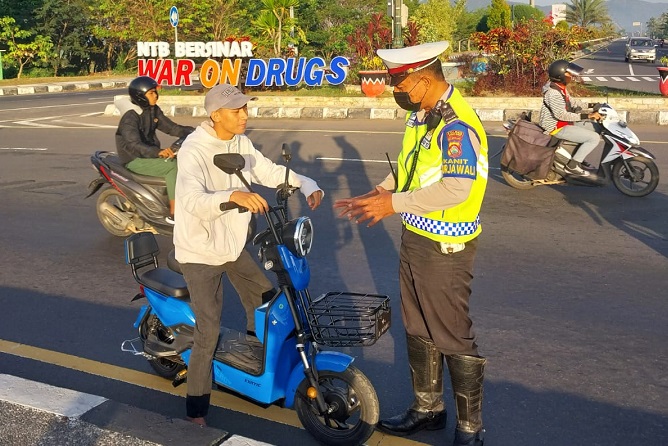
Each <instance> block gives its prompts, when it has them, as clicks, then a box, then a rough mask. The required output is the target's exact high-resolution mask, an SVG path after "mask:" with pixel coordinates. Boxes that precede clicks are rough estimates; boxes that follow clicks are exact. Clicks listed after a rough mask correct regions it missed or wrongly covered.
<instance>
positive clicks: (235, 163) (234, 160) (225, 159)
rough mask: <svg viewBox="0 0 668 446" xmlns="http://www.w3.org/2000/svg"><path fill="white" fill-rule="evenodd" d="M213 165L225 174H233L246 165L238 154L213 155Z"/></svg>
mask: <svg viewBox="0 0 668 446" xmlns="http://www.w3.org/2000/svg"><path fill="white" fill-rule="evenodd" d="M213 164H215V165H216V167H217V168H219V169H220V170H222V171H223V172H225V173H227V174H230V175H232V174H234V173H235V172H238V171H240V170H241V169H243V168H244V166H245V165H246V160H245V159H244V157H243V156H241V155H240V154H238V153H219V154H218V155H214V157H213Z"/></svg>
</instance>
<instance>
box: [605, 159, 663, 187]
mask: <svg viewBox="0 0 668 446" xmlns="http://www.w3.org/2000/svg"><path fill="white" fill-rule="evenodd" d="M626 162H627V163H628V165H629V166H630V167H631V169H630V171H629V169H627V167H626V165H624V162H623V161H622V159H621V158H620V159H619V160H618V161H617V162H616V163H615V164H614V166H612V182H613V184H614V185H615V187H616V188H617V189H618V190H619V191H620V192H621V193H623V194H624V195H628V196H629V197H644V196H645V195H649V194H650V193H652V192H653V191H654V189H656V186H658V184H659V168H658V167H656V164H655V163H654V161H652V160H651V159H649V158H646V157H644V156H636V157H634V158H630V159H628V160H626Z"/></svg>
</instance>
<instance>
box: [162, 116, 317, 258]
mask: <svg viewBox="0 0 668 446" xmlns="http://www.w3.org/2000/svg"><path fill="white" fill-rule="evenodd" d="M219 153H240V154H242V155H243V156H244V158H245V160H246V166H245V167H244V169H243V175H244V177H245V178H246V180H247V181H248V182H249V183H251V184H253V183H257V184H260V185H263V186H267V187H272V188H273V187H276V186H278V185H279V184H281V183H282V182H283V181H284V180H285V169H286V168H285V167H284V166H279V165H277V164H274V163H273V162H272V161H270V160H268V159H267V158H265V157H264V156H263V155H262V153H260V152H259V151H258V150H256V149H255V147H253V143H252V142H251V140H250V139H248V137H247V136H246V135H235V136H234V138H232V139H231V140H229V141H223V140H221V139H219V138H218V137H217V136H216V133H215V131H214V130H213V127H212V123H211V121H206V122H203V123H202V124H201V125H200V126H199V127H197V129H196V130H195V131H194V132H193V133H191V134H190V135H189V136H188V138H187V139H186V140H185V141H184V142H183V145H182V146H181V149H180V150H179V154H178V157H177V162H178V175H177V178H176V197H175V201H176V208H175V213H174V220H175V222H176V223H175V225H174V248H175V255H176V260H178V261H179V262H180V263H202V264H205V265H222V264H224V263H227V262H231V261H235V260H237V258H238V257H239V255H240V254H241V251H242V250H243V249H244V245H245V244H246V236H247V233H248V224H249V222H250V218H251V214H250V213H249V212H244V213H240V212H238V210H237V209H233V210H230V211H221V210H220V204H221V203H224V202H228V201H229V200H230V195H232V193H233V192H234V191H236V190H241V191H247V189H246V187H245V186H244V185H243V183H242V182H241V181H240V180H239V178H237V176H236V175H229V174H226V173H225V172H223V171H222V170H220V169H218V168H217V167H216V166H215V165H214V164H213V157H214V155H217V154H219ZM290 184H291V185H293V186H295V187H299V188H300V190H301V192H302V193H303V194H304V196H306V197H308V196H309V195H311V194H312V193H313V192H315V191H317V190H320V188H319V187H318V185H317V183H316V182H315V181H313V180H312V179H310V178H308V177H305V176H302V175H299V174H296V173H294V172H292V171H291V172H290Z"/></svg>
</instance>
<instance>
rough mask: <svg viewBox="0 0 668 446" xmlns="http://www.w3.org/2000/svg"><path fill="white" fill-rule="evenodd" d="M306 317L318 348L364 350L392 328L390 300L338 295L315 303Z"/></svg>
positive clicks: (328, 295)
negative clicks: (319, 345)
mask: <svg viewBox="0 0 668 446" xmlns="http://www.w3.org/2000/svg"><path fill="white" fill-rule="evenodd" d="M306 314H307V317H308V323H309V325H310V327H311V333H312V334H313V339H314V340H315V342H317V343H318V344H322V345H328V346H330V347H363V346H368V345H372V344H374V343H375V342H376V341H377V340H378V338H380V337H381V335H382V334H383V333H385V332H386V331H387V330H388V329H389V328H390V319H391V317H390V316H391V309H390V298H389V297H388V296H383V295H379V294H360V293H344V292H337V291H335V292H330V293H327V294H323V295H322V296H319V297H318V298H317V299H315V300H314V301H313V302H312V303H311V305H310V306H309V308H308V310H307V311H306Z"/></svg>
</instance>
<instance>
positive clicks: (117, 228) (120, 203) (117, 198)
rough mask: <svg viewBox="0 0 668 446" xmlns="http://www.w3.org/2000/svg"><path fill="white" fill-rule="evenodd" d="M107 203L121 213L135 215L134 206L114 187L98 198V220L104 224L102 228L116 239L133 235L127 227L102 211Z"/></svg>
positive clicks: (103, 192)
mask: <svg viewBox="0 0 668 446" xmlns="http://www.w3.org/2000/svg"><path fill="white" fill-rule="evenodd" d="M104 203H106V204H108V205H110V206H112V207H113V208H116V209H117V211H118V212H119V213H123V212H127V213H134V206H133V205H132V203H130V201H129V200H128V199H127V198H125V197H124V196H123V195H121V194H120V193H119V192H118V191H117V190H116V189H114V188H113V187H109V188H107V189H105V190H103V191H102V192H101V193H100V196H99V197H97V206H96V210H97V218H98V219H99V220H100V223H102V227H104V229H106V230H107V231H108V232H109V233H110V234H111V235H115V236H116V237H127V236H129V235H130V234H132V231H131V230H129V229H127V228H126V227H125V225H123V224H121V223H120V222H119V221H118V220H117V219H116V218H114V217H113V216H111V215H109V214H107V212H105V211H103V210H102V205H103V204H104Z"/></svg>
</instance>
